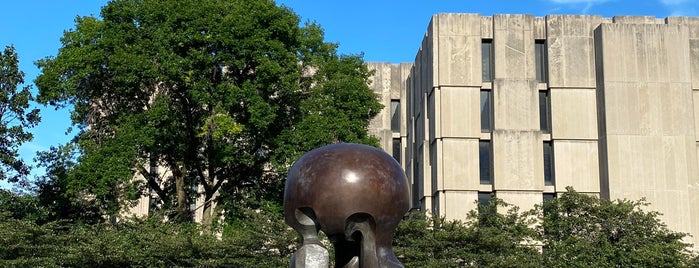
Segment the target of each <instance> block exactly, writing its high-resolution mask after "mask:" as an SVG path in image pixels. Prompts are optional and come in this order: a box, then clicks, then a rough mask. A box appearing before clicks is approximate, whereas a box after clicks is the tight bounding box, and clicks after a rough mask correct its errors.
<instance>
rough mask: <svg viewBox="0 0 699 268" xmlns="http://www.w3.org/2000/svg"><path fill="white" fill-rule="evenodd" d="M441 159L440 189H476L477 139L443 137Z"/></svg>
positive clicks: (477, 180)
mask: <svg viewBox="0 0 699 268" xmlns="http://www.w3.org/2000/svg"><path fill="white" fill-rule="evenodd" d="M441 160H443V161H441V162H439V163H441V165H442V168H443V176H442V177H441V178H442V182H443V186H442V190H477V189H478V187H479V186H480V180H479V176H478V167H479V162H478V139H448V138H445V139H443V140H442V155H441ZM444 160H446V161H444Z"/></svg>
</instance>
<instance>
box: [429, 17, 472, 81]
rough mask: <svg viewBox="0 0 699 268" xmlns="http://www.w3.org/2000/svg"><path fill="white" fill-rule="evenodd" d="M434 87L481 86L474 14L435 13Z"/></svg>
mask: <svg viewBox="0 0 699 268" xmlns="http://www.w3.org/2000/svg"><path fill="white" fill-rule="evenodd" d="M436 21H437V27H438V36H437V44H438V49H437V54H435V55H437V56H438V59H437V62H438V65H436V68H437V70H438V73H439V80H436V83H437V84H438V85H460V86H480V85H481V59H480V58H481V19H480V15H478V14H439V15H437V16H436Z"/></svg>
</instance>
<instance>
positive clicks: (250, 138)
mask: <svg viewBox="0 0 699 268" xmlns="http://www.w3.org/2000/svg"><path fill="white" fill-rule="evenodd" d="M101 17H102V19H98V18H94V17H79V18H77V19H76V24H75V28H74V29H72V30H70V31H67V32H65V34H64V36H63V38H62V39H61V42H62V44H63V45H62V47H61V48H60V50H59V52H58V55H57V56H56V57H55V58H46V59H44V60H41V61H39V62H38V64H37V65H38V66H39V67H40V68H41V74H40V75H39V76H38V77H37V79H36V81H35V82H36V85H37V87H38V88H39V95H38V98H37V99H38V101H39V102H41V103H45V104H50V105H53V106H55V107H65V106H67V107H74V110H73V113H72V119H73V122H74V124H76V125H77V126H78V127H79V128H80V129H81V132H80V133H79V134H78V136H77V137H76V139H75V143H76V145H77V148H78V156H77V161H76V165H75V166H74V167H72V169H71V170H70V172H68V174H65V176H66V179H65V182H66V183H65V186H66V189H67V190H68V191H69V192H81V193H83V194H84V195H89V196H91V197H94V198H95V200H97V203H98V204H99V205H100V206H101V208H102V209H103V211H105V212H107V213H114V212H116V211H117V210H118V209H119V208H120V207H121V203H123V202H122V201H124V200H122V199H123V198H124V197H131V198H137V197H139V196H141V195H145V194H150V191H152V192H153V193H154V194H156V195H157V196H158V198H159V199H160V203H159V207H161V208H162V209H163V210H165V211H171V212H172V213H171V216H173V219H176V220H180V221H184V220H187V219H188V218H189V217H190V215H189V213H190V212H191V211H190V208H189V203H190V202H191V201H190V200H192V198H194V197H196V196H198V195H199V194H201V195H202V196H203V197H204V199H205V200H207V201H210V200H212V199H213V198H215V197H216V194H217V193H223V195H221V196H222V197H223V198H228V199H236V198H238V199H240V198H241V197H243V196H244V197H246V198H253V197H255V198H265V199H275V200H280V199H281V191H282V190H283V178H284V174H285V172H286V169H288V167H289V166H290V164H291V162H292V161H293V160H295V159H296V158H297V157H298V156H300V154H302V153H303V152H305V151H308V150H310V149H312V148H314V147H317V146H320V145H324V144H328V143H333V142H360V143H369V144H376V139H375V138H373V137H370V136H368V135H367V124H368V121H369V120H370V119H371V118H372V117H373V116H374V115H376V114H377V113H378V112H379V111H380V109H381V108H382V106H381V104H379V103H378V101H377V97H376V95H375V94H374V93H373V92H372V91H371V89H369V87H368V82H369V80H368V79H369V76H370V72H369V71H368V70H367V67H366V65H365V64H364V62H363V60H362V58H361V56H358V55H338V53H337V51H336V47H337V46H336V45H335V44H331V43H326V42H325V41H324V40H323V31H322V29H321V28H320V27H319V26H318V25H316V24H313V23H306V24H305V25H304V26H299V18H298V16H297V15H296V14H294V13H293V12H292V11H291V10H289V9H288V8H286V7H279V6H276V4H275V3H274V1H271V0H234V1H219V0H204V1H199V0H184V1H172V0H171V1H157V0H117V1H111V2H109V3H108V4H107V5H106V6H105V7H104V8H103V9H102V12H101ZM134 174H135V175H137V176H138V177H140V178H142V179H140V180H139V179H134ZM195 185H201V187H202V188H203V191H201V193H199V191H197V190H196V187H195ZM253 195H254V196H253ZM120 198H122V199H120ZM210 204H211V202H205V208H204V211H205V218H208V219H211V217H210V216H211V213H212V212H211V209H210ZM207 216H208V217H207Z"/></svg>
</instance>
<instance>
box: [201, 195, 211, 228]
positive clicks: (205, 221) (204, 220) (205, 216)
mask: <svg viewBox="0 0 699 268" xmlns="http://www.w3.org/2000/svg"><path fill="white" fill-rule="evenodd" d="M213 195H214V194H213V193H209V192H206V193H205V194H204V196H205V197H206V198H205V199H204V206H203V208H202V209H203V213H202V217H201V224H202V225H203V226H204V230H205V231H206V232H209V233H210V232H211V223H212V222H213V218H214V209H213V206H212V204H213V200H211V199H212V198H213Z"/></svg>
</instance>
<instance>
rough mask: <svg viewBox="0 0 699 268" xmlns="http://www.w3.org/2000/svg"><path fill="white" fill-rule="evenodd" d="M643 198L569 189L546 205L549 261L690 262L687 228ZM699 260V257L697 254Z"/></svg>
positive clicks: (580, 264)
mask: <svg viewBox="0 0 699 268" xmlns="http://www.w3.org/2000/svg"><path fill="white" fill-rule="evenodd" d="M647 205H648V204H647V203H646V202H644V201H643V200H639V201H629V200H617V201H610V200H606V199H600V198H597V197H595V196H589V195H585V194H581V193H578V192H575V191H573V190H572V189H570V188H569V189H568V191H567V192H566V193H564V194H563V195H562V196H560V197H559V198H557V199H554V200H552V201H549V202H546V203H544V205H543V215H544V218H543V221H542V223H543V224H542V227H543V228H542V232H543V235H542V241H543V242H544V248H543V250H544V253H545V254H544V264H545V266H546V267H685V266H687V265H688V263H687V262H688V261H689V259H688V256H689V252H687V251H686V250H687V246H688V245H687V244H685V243H683V242H682V239H683V238H684V237H685V236H687V235H686V234H684V233H678V232H673V231H671V230H668V229H667V227H666V226H665V224H664V223H662V222H661V221H660V219H659V213H658V212H654V211H647V210H644V209H645V208H646V207H647ZM695 261H696V260H695Z"/></svg>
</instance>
